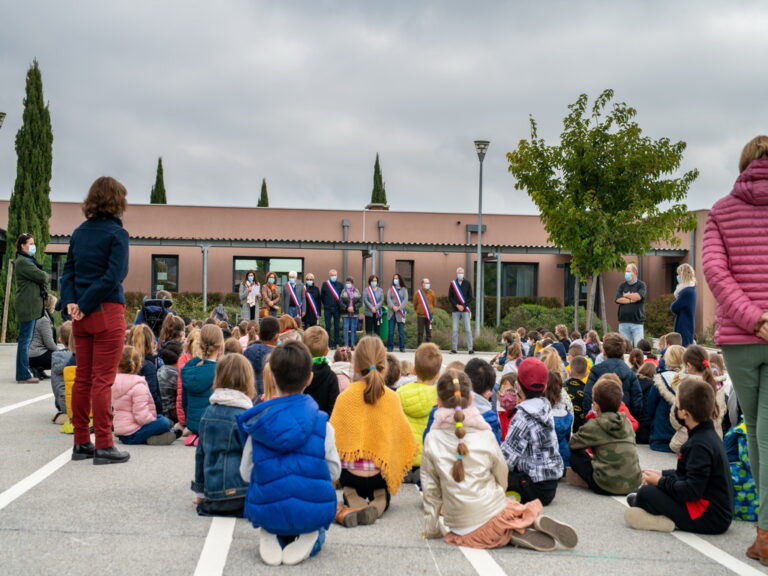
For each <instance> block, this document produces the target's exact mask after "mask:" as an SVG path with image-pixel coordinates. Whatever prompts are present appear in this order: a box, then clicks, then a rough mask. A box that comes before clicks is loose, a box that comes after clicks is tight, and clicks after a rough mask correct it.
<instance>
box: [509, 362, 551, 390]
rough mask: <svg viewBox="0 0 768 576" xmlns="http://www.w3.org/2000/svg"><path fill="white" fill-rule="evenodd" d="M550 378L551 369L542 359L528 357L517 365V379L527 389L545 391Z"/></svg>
mask: <svg viewBox="0 0 768 576" xmlns="http://www.w3.org/2000/svg"><path fill="white" fill-rule="evenodd" d="M547 380H549V370H547V366H546V365H545V364H544V362H542V361H541V360H539V359H537V358H526V359H525V360H523V361H522V362H521V363H520V366H518V367H517V381H518V383H519V384H520V386H522V387H523V389H525V390H530V391H531V392H544V390H545V389H546V387H547Z"/></svg>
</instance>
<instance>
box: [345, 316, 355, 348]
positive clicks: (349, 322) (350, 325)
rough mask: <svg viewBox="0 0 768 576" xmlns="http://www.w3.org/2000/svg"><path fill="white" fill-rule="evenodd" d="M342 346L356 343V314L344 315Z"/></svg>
mask: <svg viewBox="0 0 768 576" xmlns="http://www.w3.org/2000/svg"><path fill="white" fill-rule="evenodd" d="M343 331H344V346H353V347H354V345H355V344H357V316H344V329H343Z"/></svg>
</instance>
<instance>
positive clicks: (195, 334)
mask: <svg viewBox="0 0 768 576" xmlns="http://www.w3.org/2000/svg"><path fill="white" fill-rule="evenodd" d="M199 342H200V328H192V330H190V331H189V335H188V336H187V341H186V342H185V343H184V352H185V353H186V354H189V355H190V356H198V357H199V356H200V346H199Z"/></svg>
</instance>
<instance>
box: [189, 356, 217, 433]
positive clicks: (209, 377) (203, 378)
mask: <svg viewBox="0 0 768 576" xmlns="http://www.w3.org/2000/svg"><path fill="white" fill-rule="evenodd" d="M199 362H201V360H200V358H197V357H195V358H192V359H191V360H190V361H189V362H187V363H186V364H184V368H182V369H181V405H182V407H183V408H184V414H186V416H187V428H189V429H190V430H191V431H192V432H194V433H195V434H198V433H199V431H200V419H201V418H202V417H203V412H205V409H206V408H208V399H209V398H210V397H211V394H212V393H213V378H214V376H215V375H216V362H213V361H211V360H202V362H203V363H202V364H201V365H200V366H197V364H198V363H199Z"/></svg>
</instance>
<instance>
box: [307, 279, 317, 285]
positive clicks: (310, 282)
mask: <svg viewBox="0 0 768 576" xmlns="http://www.w3.org/2000/svg"><path fill="white" fill-rule="evenodd" d="M314 283H315V281H314V280H307V286H312V285H313V284H314Z"/></svg>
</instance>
